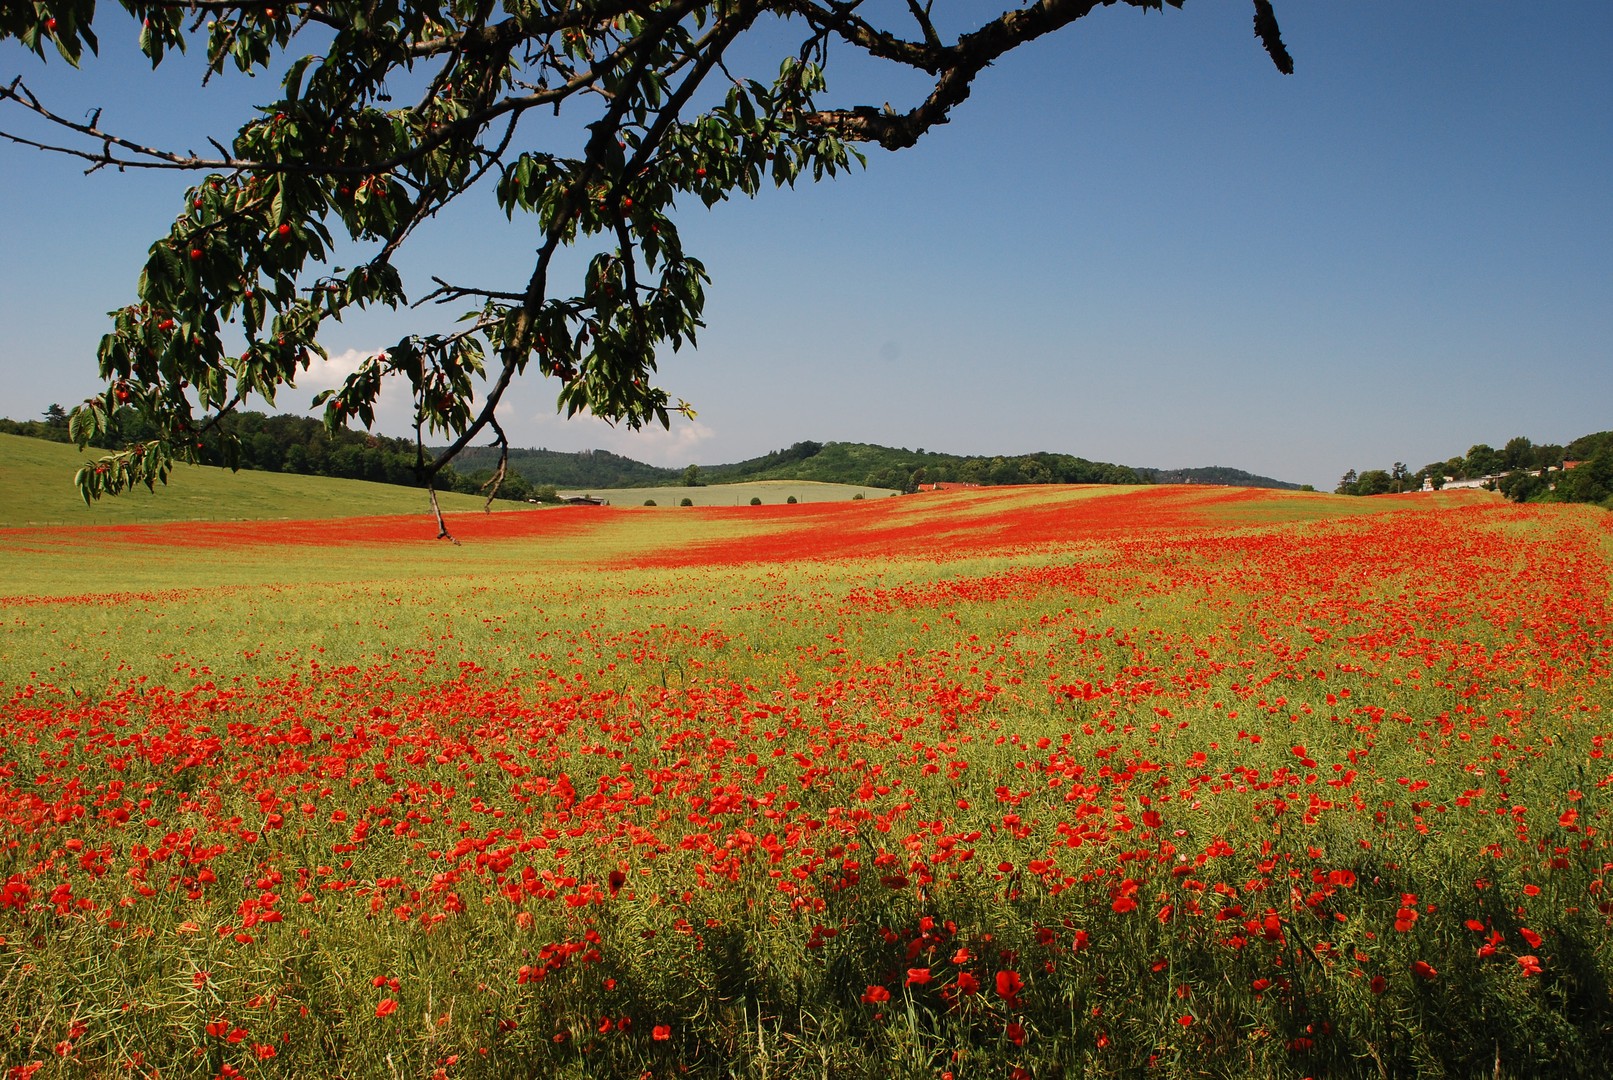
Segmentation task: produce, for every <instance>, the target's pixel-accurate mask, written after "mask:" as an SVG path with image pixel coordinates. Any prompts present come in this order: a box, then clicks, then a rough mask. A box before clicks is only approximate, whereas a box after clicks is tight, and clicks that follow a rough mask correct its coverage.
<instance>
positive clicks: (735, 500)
mask: <svg viewBox="0 0 1613 1080" xmlns="http://www.w3.org/2000/svg"><path fill="white" fill-rule="evenodd" d="M560 494H561V495H566V496H571V495H592V496H594V497H595V498H599V499H605V500H607V501H608V502H609V503H610V505H612V506H643V505H644V502H645V500H647V499H649V500H654V502H655V505H656V506H672V507H676V506H679V505H680V504H681V503H682V502H683V500H684V499H688V500H689V502H690V503H691V504H693V505H695V506H749V505H750V501H751V499H753V498H754V499H761V500H762V505H764V506H775V505H779V504H783V503H788V502H789V500H790V498H791V497H792V496H793V497H794V498H795V501H796V502H798V503H818V502H844V501H845V500H847V499H851V498H855V497H856V496H858V495H861V496H862V497H863V498H864V499H883V498H887V497H889V496H891V495H895V494H896V492H894V491H891V490H889V489H888V488H876V487H866V486H863V485H861V484H823V483H818V482H816V481H812V480H748V481H746V482H744V483H741V484H702V485H700V486H698V487H636V488H600V489H598V490H593V489H588V488H567V489H565V490H564V491H562V492H561V493H560Z"/></svg>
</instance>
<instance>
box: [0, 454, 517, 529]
mask: <svg viewBox="0 0 1613 1080" xmlns="http://www.w3.org/2000/svg"><path fill="white" fill-rule="evenodd" d="M96 453H97V451H94V450H89V451H80V450H78V449H76V448H75V447H72V446H69V445H66V444H63V443H53V442H46V441H45V440H43V439H29V438H25V437H23V436H21V435H0V486H3V487H4V490H5V491H6V493H7V497H6V501H5V504H4V506H0V528H13V527H17V526H22V525H134V524H154V523H158V522H165V521H275V520H291V519H303V518H332V517H352V516H355V515H362V514H424V513H429V512H430V504H429V502H428V501H427V498H426V493H425V492H424V491H423V490H418V489H414V488H406V487H399V486H398V485H396V484H374V483H370V482H368V481H364V480H333V479H330V478H329V477H323V476H298V475H295V474H291V473H268V472H253V473H234V472H231V471H230V470H228V469H219V468H214V467H211V466H206V465H184V464H180V465H177V466H175V468H174V472H173V475H172V476H171V477H170V478H169V482H168V483H167V484H166V485H163V484H159V485H157V488H156V490H155V491H147V490H146V489H145V488H144V487H140V488H136V489H135V490H133V491H130V492H126V493H124V494H123V495H120V496H118V497H116V498H110V499H99V500H97V501H95V502H93V503H91V504H90V505H88V506H86V505H85V503H84V500H83V499H82V498H81V497H80V496H79V493H78V488H77V487H75V486H74V484H73V473H74V472H76V471H77V469H78V467H79V466H80V465H83V464H84V463H86V462H88V461H91V460H93V457H94V455H95V454H96ZM438 499H439V501H440V502H441V505H442V508H443V510H444V511H449V510H453V511H458V512H461V513H464V512H468V511H471V510H479V509H481V507H482V506H483V505H484V500H482V499H479V498H476V497H475V496H471V495H459V494H455V493H452V492H448V493H443V494H439V495H438ZM509 505H513V504H502V505H501V504H500V503H498V502H496V501H495V503H494V504H493V508H494V510H495V511H497V510H500V509H504V508H506V507H507V506H509Z"/></svg>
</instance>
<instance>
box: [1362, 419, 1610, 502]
mask: <svg viewBox="0 0 1613 1080" xmlns="http://www.w3.org/2000/svg"><path fill="white" fill-rule="evenodd" d="M1570 464H1572V466H1573V467H1572V468H1569V467H1567V466H1569V465H1570ZM1425 480H1426V481H1428V482H1429V484H1430V486H1432V487H1434V488H1436V489H1437V488H1442V487H1444V486H1445V483H1446V482H1447V481H1448V480H1486V481H1488V482H1487V483H1486V484H1485V486H1486V487H1490V488H1493V489H1494V490H1497V491H1500V492H1501V493H1502V494H1503V495H1505V496H1506V497H1507V498H1509V499H1511V500H1512V501H1513V502H1573V503H1601V504H1603V505H1607V506H1608V507H1609V509H1613V431H1599V432H1595V433H1593V434H1590V435H1581V436H1580V437H1579V438H1577V439H1575V440H1573V441H1572V442H1570V443H1568V444H1567V445H1566V446H1560V445H1557V444H1556V443H1540V444H1537V443H1535V442H1532V441H1531V440H1530V439H1529V438H1528V437H1527V436H1523V435H1519V436H1518V437H1516V438H1514V439H1509V440H1507V443H1506V445H1505V446H1503V447H1502V448H1501V449H1499V450H1497V449H1496V448H1495V447H1493V446H1490V445H1488V444H1486V443H1478V444H1476V445H1474V446H1471V447H1469V448H1468V451H1467V453H1466V454H1463V455H1460V456H1457V457H1452V458H1449V459H1447V460H1445V461H1436V462H1432V463H1430V464H1428V465H1424V466H1423V467H1422V468H1421V469H1418V470H1417V471H1416V472H1412V471H1411V470H1410V469H1408V468H1407V466H1406V465H1405V464H1404V463H1403V462H1398V461H1397V462H1395V463H1394V465H1393V466H1392V467H1390V468H1389V469H1368V470H1366V471H1365V472H1362V473H1359V474H1357V473H1356V471H1355V470H1354V469H1351V470H1350V471H1349V472H1347V473H1345V474H1344V476H1343V477H1342V478H1340V480H1339V486H1338V487H1337V488H1336V489H1335V491H1336V492H1337V493H1338V494H1340V495H1388V494H1393V493H1395V492H1401V491H1418V490H1421V488H1422V487H1423V482H1424V481H1425Z"/></svg>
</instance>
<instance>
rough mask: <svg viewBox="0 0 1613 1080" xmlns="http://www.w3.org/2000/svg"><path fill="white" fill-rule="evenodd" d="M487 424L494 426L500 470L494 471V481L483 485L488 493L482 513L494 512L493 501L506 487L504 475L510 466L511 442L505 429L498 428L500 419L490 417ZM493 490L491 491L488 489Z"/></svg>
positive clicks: (483, 488) (482, 488)
mask: <svg viewBox="0 0 1613 1080" xmlns="http://www.w3.org/2000/svg"><path fill="white" fill-rule="evenodd" d="M487 422H488V423H489V424H490V425H492V428H493V434H494V436H495V441H494V443H493V445H494V446H497V447H498V468H496V469H494V470H493V476H492V479H490V480H488V481H487V483H485V484H483V485H482V487H481V490H483V491H486V492H487V504H486V505H485V506H483V507H482V513H484V514H491V513H492V512H493V500H494V499H496V498H497V497H498V489H499V488H501V487H503V486H504V474H505V471H506V470H507V469H508V468H509V464H510V440H509V438H508V437H507V436H506V435H505V434H504V429H503V428H501V427H499V426H498V417H496V416H489V417H488V418H487ZM489 488H491V489H492V490H491V491H489V490H488V489H489Z"/></svg>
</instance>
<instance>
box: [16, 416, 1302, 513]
mask: <svg viewBox="0 0 1613 1080" xmlns="http://www.w3.org/2000/svg"><path fill="white" fill-rule="evenodd" d="M120 416H121V414H120ZM223 427H224V429H225V430H227V431H229V432H230V433H231V434H233V435H235V436H236V437H237V438H238V439H239V440H240V442H239V456H238V458H237V459H236V461H235V462H233V463H234V464H238V466H239V467H240V468H244V469H261V470H265V471H269V472H291V473H309V474H313V475H321V476H338V477H349V478H353V479H361V480H380V481H385V482H389V483H398V484H414V483H417V481H416V479H415V476H414V468H413V466H414V458H415V453H414V445H413V444H412V443H411V442H409V441H408V440H406V439H395V438H387V437H385V436H376V435H371V434H369V433H367V432H362V431H350V430H339V431H336V432H334V433H332V432H328V431H326V430H325V426H324V424H323V423H321V422H320V421H319V420H316V419H314V418H312V417H302V416H290V415H282V416H265V415H264V414H263V413H258V412H245V413H240V414H236V415H232V416H229V417H226V418H225V420H224V423H223ZM0 431H6V432H8V433H11V434H16V435H31V436H35V437H38V438H46V439H54V440H56V441H59V442H65V441H67V416H66V413H65V411H64V410H62V409H60V408H59V407H57V406H52V408H51V410H50V411H49V412H48V413H47V415H46V417H45V419H43V420H28V421H13V420H0ZM141 434H142V433H141V432H139V431H138V430H134V429H133V428H128V429H125V428H123V427H121V426H120V429H119V431H118V432H117V437H118V438H121V439H134V438H139V437H141ZM116 441H117V439H114V440H113V442H116ZM109 445H110V444H109ZM202 456H203V457H204V458H205V459H206V461H207V463H209V464H231V463H232V462H230V461H228V460H226V459H225V457H224V455H223V454H221V453H220V452H219V450H218V448H215V447H209V448H208V450H207V451H206V452H205V453H204V454H203V455H202ZM497 464H498V453H497V451H496V450H494V449H492V448H489V447H471V448H468V449H466V450H465V451H464V452H463V453H462V454H461V455H460V456H459V458H458V459H457V460H456V461H455V462H454V467H453V468H452V469H450V470H445V472H444V474H442V475H441V476H439V478H438V486H439V487H441V488H444V489H448V490H460V491H466V492H474V491H476V490H477V489H478V488H479V487H480V486H481V484H482V483H483V481H485V480H486V479H487V478H488V477H489V476H490V475H491V473H492V470H493V469H494V468H495V467H496V466H497ZM509 464H510V475H509V476H508V478H507V479H506V481H505V483H504V485H503V487H502V489H501V491H500V494H501V495H502V496H503V497H505V498H514V499H525V498H529V497H532V496H534V495H535V496H538V497H552V491H551V490H549V489H554V488H568V489H578V488H581V489H588V490H604V489H608V488H621V487H658V486H677V485H689V484H700V485H703V484H723V483H736V482H740V481H746V480H807V481H821V482H823V483H831V484H853V485H861V486H868V487H878V488H886V489H889V490H892V491H915V490H917V489H918V487H919V486H920V485H921V484H933V483H937V482H953V483H966V484H982V485H1002V484H1153V483H1160V484H1238V485H1245V486H1250V487H1274V488H1293V487H1296V486H1297V485H1294V484H1287V483H1284V482H1282V481H1280V480H1273V479H1271V478H1269V477H1264V476H1255V475H1253V474H1252V473H1247V472H1244V471H1243V470H1241V469H1230V468H1225V467H1221V466H1212V467H1209V468H1199V469H1170V470H1166V469H1142V468H1132V467H1129V466H1126V465H1116V464H1113V463H1111V462H1107V461H1089V460H1087V459H1086V458H1081V457H1075V456H1073V455H1070V454H1054V453H1037V454H1015V455H998V456H990V457H988V456H984V455H960V454H945V453H939V452H935V451H929V450H925V449H923V448H922V447H920V448H919V449H917V450H909V449H907V448H905V447H891V446H879V445H876V444H874V443H850V442H830V443H820V442H810V441H804V442H798V443H794V444H793V445H791V446H788V447H785V448H784V449H782V450H775V451H773V452H772V453H770V454H763V455H762V456H760V457H755V458H750V459H748V460H746V461H738V462H734V463H732V464H726V465H690V466H687V467H685V468H678V469H668V468H661V467H658V466H655V465H647V464H645V463H644V462H642V461H635V460H633V459H632V458H628V457H623V456H622V455H620V454H613V453H611V452H609V451H607V450H583V451H578V452H575V453H564V452H560V451H555V450H511V451H510V462H509Z"/></svg>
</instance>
